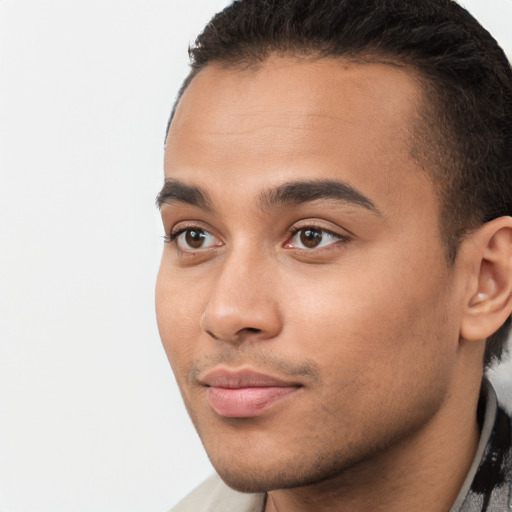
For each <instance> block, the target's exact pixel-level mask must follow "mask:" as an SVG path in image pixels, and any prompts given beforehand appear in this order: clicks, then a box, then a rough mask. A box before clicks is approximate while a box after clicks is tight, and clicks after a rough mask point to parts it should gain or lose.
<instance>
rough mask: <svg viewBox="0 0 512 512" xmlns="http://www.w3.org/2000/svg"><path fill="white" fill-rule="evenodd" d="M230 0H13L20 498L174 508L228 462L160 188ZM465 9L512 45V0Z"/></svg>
mask: <svg viewBox="0 0 512 512" xmlns="http://www.w3.org/2000/svg"><path fill="white" fill-rule="evenodd" d="M225 4H226V2H225V1H224V0H182V1H179V2H178V1H174V0H167V1H164V0H103V1H100V0H87V1H85V0H83V1H72V0H68V1H64V0H61V1H57V0H53V1H50V0H18V1H16V0H0V177H1V180H0V510H2V511H3V512H28V511H30V512H46V511H48V512H78V511H90V512H102V511H108V512H117V511H119V512H121V511H123V512H130V511H144V512H164V511H166V510H168V509H169V508H170V507H171V506H172V505H173V504H174V503H175V502H177V501H178V500H179V498H180V497H182V496H183V495H184V494H185V493H186V492H188V491H189V490H190V489H191V488H192V487H194V486H195V485H196V484H197V483H198V482H199V481H200V480H202V479H203V478H204V477H205V476H206V475H207V474H209V473H210V471H211V467H210V466H209V463H208V462H207V459H206V456H205V455H204V453H203V450H202V447H201V445H200V442H199V440H198V439H197V437H196V435H195V433H194V431H193V428H192V426H191V424H190V421H189V420H188V418H187V415H186V413H185V411H184V408H183V406H182V404H181V400H180V397H179V394H178V392H177V390H176V387H175V383H174V379H173V377H172V374H171V371H170V369H169V367H168V364H167V361H166V358H165V354H164V351H163V349H162V348H161V346H160V341H159V338H158V332H157V329H156V323H155V318H154V316H155V315H154V306H153V286H154V284H153V283H154V279H155V275H156V271H157V267H158V260H159V253H160V250H161V245H162V239H161V235H162V234H163V233H162V230H161V228H160V224H159V219H158V214H157V211H156V209H155V208H154V198H155V196H156V193H157V192H158V190H159V188H160V186H161V181H162V155H163V137H164V130H165V126H166V122H167V117H168V114H169V111H170V108H171V105H172V103H173V100H174V97H175V94H176V92H177V90H178V87H179V84H180V82H181V80H182V79H183V78H184V77H185V75H186V73H187V45H188V43H189V41H192V40H193V39H194V37H195V35H196V34H197V33H198V32H199V31H200V29H201V27H202V26H203V24H204V23H205V22H206V21H207V20H208V19H209V18H210V16H211V15H212V14H213V13H214V12H215V11H216V10H218V9H220V8H222V7H223V6H224V5H225ZM465 5H467V6H468V7H469V9H470V10H471V11H473V12H474V14H475V15H476V16H477V17H478V18H479V19H480V20H481V21H482V22H483V24H484V25H485V26H486V27H487V28H489V29H490V30H491V32H493V33H494V35H495V36H496V37H497V38H498V40H499V41H500V42H501V44H502V46H504V48H505V49H506V50H508V53H509V55H511V54H512V31H511V30H510V26H511V22H512V0H472V1H469V0H467V1H466V2H465ZM507 372H508V373H506V374H505V373H504V375H505V378H502V381H503V382H505V381H506V379H507V378H510V374H511V373H512V372H511V367H510V365H509V367H508V370H507ZM509 386H512V381H509ZM503 389H504V388H503ZM502 393H503V391H502Z"/></svg>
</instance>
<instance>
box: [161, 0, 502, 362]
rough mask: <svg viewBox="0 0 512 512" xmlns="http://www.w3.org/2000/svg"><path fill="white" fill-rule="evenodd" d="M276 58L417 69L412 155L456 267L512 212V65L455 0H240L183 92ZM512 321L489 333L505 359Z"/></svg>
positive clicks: (214, 27) (205, 44)
mask: <svg viewBox="0 0 512 512" xmlns="http://www.w3.org/2000/svg"><path fill="white" fill-rule="evenodd" d="M271 54H279V55H284V56H306V57H307V56H311V57H314V58H322V57H343V58H345V59H349V60H352V61H354V62H384V63H387V64H390V65H394V66H400V67H405V68H406V69H409V70H411V71H412V72H414V73H416V74H417V75H418V77H419V81H420V83H421V85H422V89H423V92H424V102H423V103H424V104H423V105H422V109H421V110H422V113H421V114H420V115H419V119H418V121H417V123H416V124H417V126H415V130H414V131H415V137H414V139H415V143H414V144H413V145H414V147H413V148H412V152H413V155H414V156H415V157H416V158H417V160H418V161H419V162H420V163H421V165H422V167H424V168H425V169H426V171H427V173H428V174H429V176H430V178H431V180H432V183H433V184H434V187H435V189H436V191H437V193H438V196H439V198H440V203H441V215H440V232H441V235H442V238H443V241H444V244H445V247H446V254H447V258H448V261H449V262H450V264H453V263H454V262H455V259H456V256H457V250H458V247H459V246H460V243H461V241H462V240H463V238H464V237H465V236H466V235H467V234H468V233H470V232H471V231H472V230H474V229H476V228H478V227H479V226H480V225H482V224H483V223H485V222H488V221H490V220H492V219H495V218H497V217H501V216H504V215H512V70H511V66H510V63H509V61H508V59H507V57H506V55H505V53H504V52H503V50H502V49H501V48H500V47H499V46H498V44H497V42H496V41H495V39H494V38H493V37H492V36H491V35H490V34H489V32H487V30H485V29H484V28H483V27H482V26H481V25H480V24H479V23H478V22H477V21H476V20H475V19H474V18H473V17H472V16H471V15H470V14H469V13H468V12H467V11H466V10H465V9H463V8H462V7H461V6H460V5H458V4H457V3H456V2H455V1H453V0H238V1H234V2H233V3H232V4H231V5H229V6H228V7H227V8H225V9H224V10H223V11H221V12H220V13H218V14H216V15H215V16H214V17H213V18H212V19H211V21H210V22H209V23H208V25H207V26H206V27H205V29H204V30H203V32H202V33H201V34H200V35H199V36H198V37H197V39H196V41H195V45H194V46H192V47H191V48H189V55H190V59H191V68H192V69H191V71H190V73H189V75H188V77H187V78H186V79H185V81H184V82H183V85H182V87H181V89H180V91H179V93H178V98H177V100H176V103H175V105H174V108H173V111H172V113H171V117H170V119H169V124H168V126H167V130H169V126H170V124H171V122H172V119H173V115H174V112H175V110H176V108H177V105H178V103H179V100H180V98H181V97H182V95H183V93H184V91H185V90H186V88H187V87H188V85H189V84H190V82H191V81H192V80H193V79H194V77H195V76H196V75H197V73H199V72H200V71H201V70H202V69H203V68H205V67H206V66H207V65H209V64H218V65H221V66H224V67H228V68H229V67H243V66H251V65H258V64H259V63H261V62H264V61H265V59H266V58H267V57H268V56H269V55H271ZM510 325H511V318H510V317H508V319H507V321H506V322H505V323H504V324H503V325H502V326H501V327H500V329H499V330H498V331H497V332H496V333H494V334H493V335H492V336H490V337H489V338H488V339H487V344H486V351H485V357H484V363H485V365H486V366H490V365H491V364H492V363H493V362H494V361H496V360H500V359H501V357H502V354H503V352H504V350H505V346H506V342H507V338H508V334H509V331H510Z"/></svg>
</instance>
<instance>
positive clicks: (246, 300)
mask: <svg viewBox="0 0 512 512" xmlns="http://www.w3.org/2000/svg"><path fill="white" fill-rule="evenodd" d="M267 263H268V262H267ZM275 281H276V280H275V272H272V266H271V265H269V264H266V262H265V260H264V259H263V258H257V257H252V258H251V257H247V256H246V255H243V254H242V255H236V254H233V255H232V256H231V257H229V258H227V259H226V260H225V261H224V262H223V264H222V267H221V269H220V271H219V274H218V276H217V278H216V279H215V282H214V285H213V288H212V290H211V292H210V294H209V297H208V302H207V304H206V307H205V310H204V313H203V315H202V317H201V320H200V326H201V329H202V330H203V331H205V332H206V333H207V334H208V335H209V336H210V337H211V338H213V339H215V340H221V341H224V342H228V343H241V342H242V341H244V340H254V341H255V340H261V341H263V340H269V339H272V338H274V337H276V336H277V335H278V334H279V332H280V331H281V323H282V322H281V314H280V311H279V301H278V297H277V293H276V282H275Z"/></svg>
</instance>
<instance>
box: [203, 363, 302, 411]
mask: <svg viewBox="0 0 512 512" xmlns="http://www.w3.org/2000/svg"><path fill="white" fill-rule="evenodd" d="M200 382H201V383H202V384H203V385H205V386H206V387H207V398H208V402H209V404H210V406H211V408H212V409H213V410H214V411H215V412H216V413H217V414H218V415H219V416H224V417H226V418H251V417H255V416H259V415H260V414H262V413H263V412H264V411H266V410H267V409H269V408H270V407H271V406H273V405H274V404H276V403H277V402H280V401H282V400H283V399H285V398H287V397H289V396H290V395H291V394H293V393H295V392H296V391H297V390H298V389H300V387H301V385H300V384H298V383H294V382H286V381H283V380H281V379H278V378H276V377H273V376H270V375H265V374H261V373H258V372H252V371H247V370H243V371H234V370H227V369H217V370H214V371H211V372H208V373H207V374H206V375H205V376H204V377H203V378H202V379H201V380H200Z"/></svg>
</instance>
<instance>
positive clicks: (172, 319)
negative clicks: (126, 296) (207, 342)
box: [155, 264, 203, 378]
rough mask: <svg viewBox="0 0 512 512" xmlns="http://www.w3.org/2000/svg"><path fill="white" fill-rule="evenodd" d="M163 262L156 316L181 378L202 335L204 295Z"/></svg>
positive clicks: (166, 348)
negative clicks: (169, 269) (173, 272)
mask: <svg viewBox="0 0 512 512" xmlns="http://www.w3.org/2000/svg"><path fill="white" fill-rule="evenodd" d="M197 291H198V290H196V289H191V288H190V287H187V286H185V285H184V284H183V283H182V282H181V281H180V280H179V279H178V278H177V276H175V275H173V274H172V273H169V272H168V271H167V270H166V268H165V265H164V264H162V265H161V267H160V270H159V273H158V277H157V281H156V290H155V305H156V317H157V323H158V330H159V332H160V338H161V340H162V344H163V346H164V349H165V352H166V354H167V358H168V359H169V362H170V364H171V367H172V369H173V370H174V372H175V374H176V377H177V378H178V377H179V376H180V374H181V373H182V371H185V370H186V368H187V367H188V366H189V364H190V361H191V360H192V358H193V354H194V348H195V343H196V340H197V338H198V336H199V332H200V327H199V319H200V316H201V313H202V311H203V309H201V307H202V306H201V304H202V302H201V296H200V294H198V293H197Z"/></svg>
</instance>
